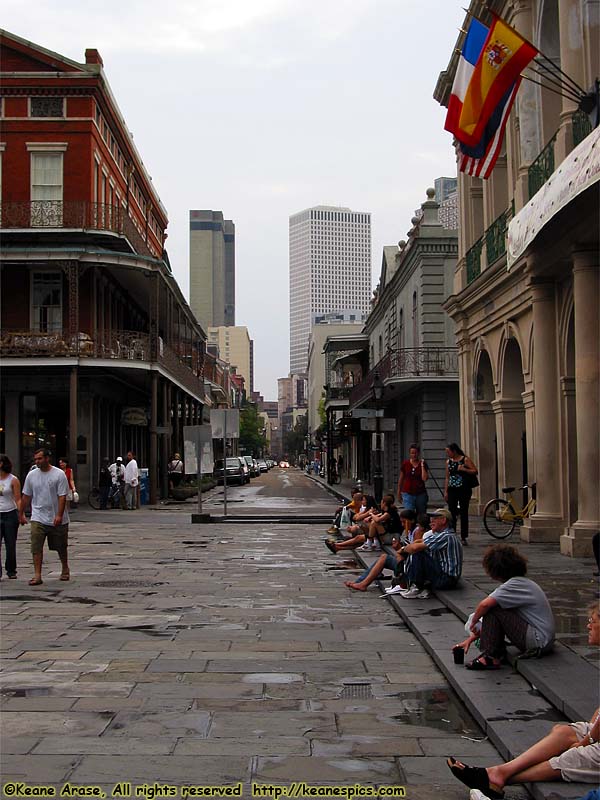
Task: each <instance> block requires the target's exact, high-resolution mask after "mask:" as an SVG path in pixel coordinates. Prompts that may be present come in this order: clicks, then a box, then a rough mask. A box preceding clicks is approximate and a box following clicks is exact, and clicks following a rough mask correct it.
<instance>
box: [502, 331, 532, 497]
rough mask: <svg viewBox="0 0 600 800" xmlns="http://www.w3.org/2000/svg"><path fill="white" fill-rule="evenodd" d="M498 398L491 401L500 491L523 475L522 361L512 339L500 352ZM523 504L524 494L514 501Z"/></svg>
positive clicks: (524, 479)
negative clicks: (500, 379) (502, 354)
mask: <svg viewBox="0 0 600 800" xmlns="http://www.w3.org/2000/svg"><path fill="white" fill-rule="evenodd" d="M501 374H502V383H501V390H500V397H499V398H498V400H497V401H496V402H495V404H494V405H495V412H496V435H497V439H498V478H499V483H500V489H502V488H503V487H505V486H515V487H519V486H523V485H524V484H525V483H527V481H528V474H527V434H526V428H525V407H524V405H523V392H524V391H525V381H524V379H523V361H522V358H521V349H520V347H519V343H518V342H517V340H516V339H514V338H510V339H508V341H507V343H506V347H505V349H504V357H503V364H502V373H501ZM517 498H518V499H522V501H523V503H525V502H526V501H527V492H523V496H522V498H521V496H520V495H516V496H515V499H517Z"/></svg>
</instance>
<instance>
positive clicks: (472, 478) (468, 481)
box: [461, 472, 479, 489]
mask: <svg viewBox="0 0 600 800" xmlns="http://www.w3.org/2000/svg"><path fill="white" fill-rule="evenodd" d="M461 475H462V479H463V486H466V487H467V489H474V488H475V487H476V486H479V479H478V478H477V473H475V474H473V473H471V472H462V473H461Z"/></svg>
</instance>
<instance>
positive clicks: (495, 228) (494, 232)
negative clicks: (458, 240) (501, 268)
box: [485, 200, 515, 266]
mask: <svg viewBox="0 0 600 800" xmlns="http://www.w3.org/2000/svg"><path fill="white" fill-rule="evenodd" d="M514 215H515V203H514V200H513V202H512V203H511V204H510V206H509V207H508V208H507V209H506V211H503V212H502V214H500V216H499V217H497V219H495V220H494V221H493V222H492V224H491V225H490V227H489V228H488V229H487V231H486V232H485V252H486V257H487V263H488V266H489V265H490V264H493V263H494V261H496V260H497V259H498V258H500V256H503V255H504V254H505V253H506V234H507V232H508V223H509V222H510V220H511V219H512V218H513V217H514Z"/></svg>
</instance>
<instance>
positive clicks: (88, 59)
mask: <svg viewBox="0 0 600 800" xmlns="http://www.w3.org/2000/svg"><path fill="white" fill-rule="evenodd" d="M85 63H86V64H100V66H101V67H103V66H104V61H102V56H101V55H100V53H99V52H98V51H97V50H96V48H95V47H88V49H87V50H86V51H85Z"/></svg>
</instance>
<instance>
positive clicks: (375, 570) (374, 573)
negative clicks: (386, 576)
mask: <svg viewBox="0 0 600 800" xmlns="http://www.w3.org/2000/svg"><path fill="white" fill-rule="evenodd" d="M386 559H387V554H384V555H382V556H379V558H378V559H377V561H376V562H375V563H374V564H373V566H372V567H371V569H370V571H369V574H368V575H367V577H366V578H363V579H362V581H358V582H357V583H352V581H346V586H347V587H348V588H349V589H356V590H357V591H359V592H366V590H367V587H368V586H370V585H371V584H372V583H373V581H374V580H376V578H378V577H379V575H380V574H381V571H382V570H383V568H384V566H385V561H386Z"/></svg>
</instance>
